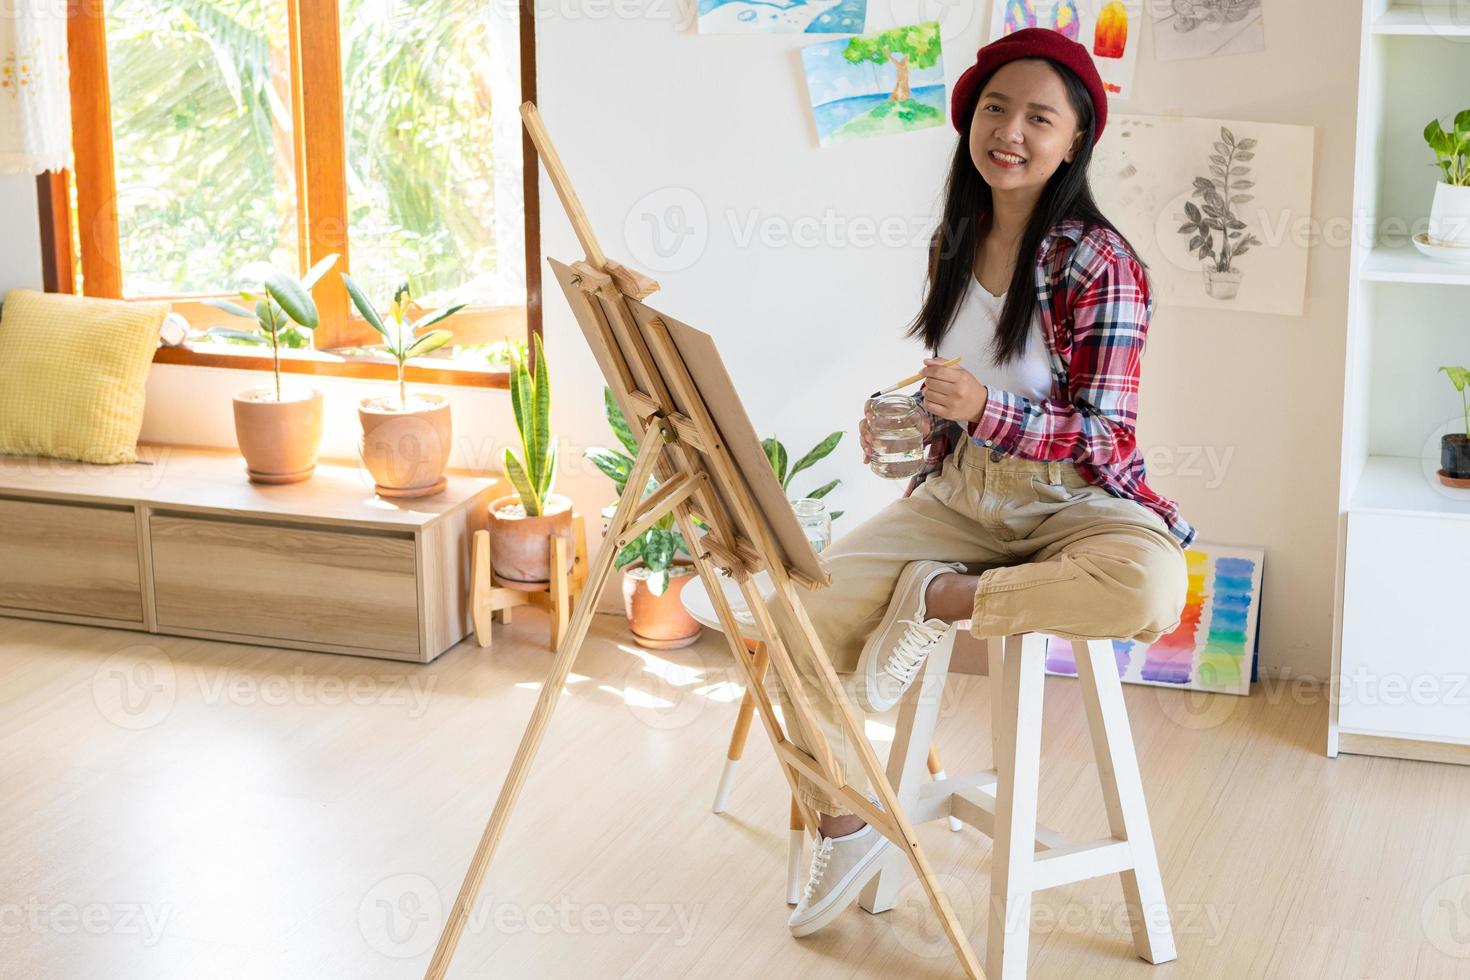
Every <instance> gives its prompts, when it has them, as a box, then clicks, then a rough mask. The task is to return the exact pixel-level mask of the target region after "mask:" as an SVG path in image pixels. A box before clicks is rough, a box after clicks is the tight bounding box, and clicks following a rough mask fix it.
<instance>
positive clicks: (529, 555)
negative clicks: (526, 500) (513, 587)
mask: <svg viewBox="0 0 1470 980" xmlns="http://www.w3.org/2000/svg"><path fill="white" fill-rule="evenodd" d="M546 510H547V512H546V513H544V514H541V515H540V516H538V517H527V516H526V514H525V511H524V510H523V509H522V507H521V498H520V496H519V495H517V494H511V495H510V496H508V497H500V498H498V499H496V500H493V501H491V503H490V567H491V568H492V569H493V570H494V572H495V574H496V576H498V577H499V578H502V579H505V580H506V581H507V582H519V583H522V584H524V585H526V586H528V587H530V586H544V585H546V583H547V582H549V581H550V580H551V535H552V534H559V535H561V537H562V538H563V539H564V540H565V541H566V543H567V571H569V572H570V571H571V570H572V563H573V562H574V561H575V560H576V557H577V542H576V538H575V536H574V534H573V532H572V501H571V499H570V498H568V497H563V496H562V495H561V494H559V493H554V494H552V495H551V497H550V499H548V500H547V502H546Z"/></svg>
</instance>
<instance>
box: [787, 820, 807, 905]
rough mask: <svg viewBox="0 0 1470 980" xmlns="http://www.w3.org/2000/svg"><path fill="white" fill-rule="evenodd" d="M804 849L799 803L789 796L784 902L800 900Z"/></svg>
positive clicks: (804, 836) (790, 903) (802, 884)
mask: <svg viewBox="0 0 1470 980" xmlns="http://www.w3.org/2000/svg"><path fill="white" fill-rule="evenodd" d="M805 851H806V824H805V822H804V821H803V820H802V819H801V804H800V803H798V802H797V801H796V797H794V796H793V797H792V798H791V836H790V837H788V838H787V840H786V904H787V905H795V904H796V903H797V902H799V901H801V891H802V887H803V886H804V885H805V884H806V882H805V881H803V880H802V876H801V871H802V869H801V859H802V857H803V855H804V854H805Z"/></svg>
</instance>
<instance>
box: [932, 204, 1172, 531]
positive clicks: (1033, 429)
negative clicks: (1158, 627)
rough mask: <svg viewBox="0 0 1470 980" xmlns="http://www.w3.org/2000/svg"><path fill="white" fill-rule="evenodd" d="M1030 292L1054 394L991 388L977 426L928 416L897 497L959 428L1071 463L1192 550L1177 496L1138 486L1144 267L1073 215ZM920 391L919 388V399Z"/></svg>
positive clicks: (984, 441)
mask: <svg viewBox="0 0 1470 980" xmlns="http://www.w3.org/2000/svg"><path fill="white" fill-rule="evenodd" d="M1036 292H1037V300H1038V304H1039V308H1040V313H1041V323H1042V333H1043V334H1044V335H1045V337H1046V348H1047V355H1048V357H1049V359H1050V361H1051V373H1052V388H1051V397H1050V398H1048V399H1046V400H1045V401H1040V402H1038V401H1035V400H1033V399H1030V398H1027V397H1025V396H1023V395H1018V394H1015V393H1014V392H1010V391H1003V390H1000V389H997V388H991V389H990V395H989V398H988V399H987V401H986V403H985V409H984V410H983V411H982V412H981V415H980V419H979V420H978V421H976V422H969V423H965V424H964V425H963V426H962V425H961V423H959V422H955V421H952V420H950V419H941V418H938V417H935V416H932V415H931V416H930V421H931V423H932V424H931V425H930V428H929V435H928V436H926V437H925V440H924V443H925V447H926V451H925V457H924V468H923V469H921V470H920V471H919V473H918V474H917V475H916V476H915V477H914V478H913V479H912V480H910V481H909V484H908V488H907V489H906V490H905V491H904V496H905V497H907V496H908V495H909V494H911V493H913V492H914V489H915V488H916V487H918V485H919V484H920V483H922V482H923V481H924V480H925V479H926V478H928V477H929V476H930V475H931V474H933V473H936V472H938V471H939V469H940V467H941V466H943V464H944V460H945V457H947V456H948V455H949V453H950V451H951V449H953V448H954V447H955V446H956V445H958V440H959V438H960V437H961V429H962V428H963V429H964V430H966V431H967V432H968V436H969V438H970V439H971V440H973V442H974V444H975V446H977V447H985V448H988V449H990V450H991V451H992V452H1001V453H1007V454H1011V455H1015V456H1020V457H1023V458H1025V459H1036V460H1047V461H1051V460H1071V461H1072V462H1073V463H1075V464H1076V466H1077V471H1078V472H1079V473H1081V474H1082V476H1083V477H1084V478H1085V479H1087V480H1088V481H1089V482H1091V483H1093V484H1096V485H1098V486H1101V487H1103V488H1104V489H1105V490H1107V491H1108V492H1109V493H1111V494H1112V495H1113V496H1115V497H1127V498H1130V499H1132V500H1136V501H1138V502H1139V503H1140V504H1142V505H1144V506H1145V507H1147V508H1149V509H1150V510H1152V511H1154V512H1155V513H1156V514H1158V515H1159V516H1160V517H1162V518H1163V519H1164V523H1165V524H1167V525H1168V527H1169V531H1170V533H1171V534H1173V535H1174V537H1176V538H1177V539H1178V540H1179V543H1180V545H1181V546H1183V547H1186V548H1187V547H1189V545H1190V543H1191V542H1192V541H1193V540H1194V537H1195V529H1194V528H1193V527H1192V526H1191V525H1190V524H1189V523H1188V522H1187V521H1185V520H1184V518H1183V517H1181V516H1180V514H1179V507H1178V505H1177V504H1175V503H1174V501H1172V500H1170V499H1168V498H1167V497H1164V496H1161V495H1160V494H1158V493H1157V492H1155V491H1154V490H1153V489H1151V488H1150V487H1149V485H1148V484H1147V482H1145V478H1144V472H1143V457H1142V455H1141V454H1140V453H1139V451H1138V445H1137V441H1136V439H1135V437H1134V425H1135V423H1136V421H1137V415H1138V376H1139V362H1140V360H1141V359H1142V356H1143V345H1144V338H1145V335H1146V334H1147V333H1148V324H1149V319H1150V317H1151V315H1152V313H1153V297H1152V295H1151V294H1150V292H1149V288H1148V282H1147V280H1146V279H1145V277H1144V270H1143V267H1142V266H1141V265H1140V264H1139V263H1138V261H1137V260H1136V259H1135V258H1134V257H1133V256H1132V254H1131V253H1130V252H1129V251H1128V249H1127V246H1126V245H1124V243H1123V241H1122V239H1121V238H1119V237H1118V236H1117V235H1116V234H1115V233H1114V232H1112V231H1111V230H1110V229H1107V228H1101V227H1095V228H1093V229H1092V230H1091V231H1089V232H1087V233H1086V234H1084V227H1083V223H1082V222H1081V221H1080V220H1078V219H1075V218H1070V219H1067V220H1065V221H1062V222H1059V223H1058V224H1057V225H1056V226H1055V227H1054V228H1052V230H1051V232H1050V233H1048V234H1047V236H1046V237H1045V239H1044V240H1043V241H1042V245H1041V254H1040V255H1039V256H1038V258H1037V261H1036ZM980 380H981V381H982V382H983V381H984V378H981V379H980ZM922 395H923V388H922V387H921V388H920V389H919V395H917V396H915V397H916V400H919V399H921V398H922ZM921 404H922V403H921Z"/></svg>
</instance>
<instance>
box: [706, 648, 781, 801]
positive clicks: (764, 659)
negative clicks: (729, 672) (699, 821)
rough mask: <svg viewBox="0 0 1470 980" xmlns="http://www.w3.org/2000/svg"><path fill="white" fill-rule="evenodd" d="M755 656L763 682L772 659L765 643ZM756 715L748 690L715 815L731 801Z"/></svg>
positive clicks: (732, 734)
mask: <svg viewBox="0 0 1470 980" xmlns="http://www.w3.org/2000/svg"><path fill="white" fill-rule="evenodd" d="M754 656H755V663H754V665H753V667H754V670H755V676H756V677H757V678H759V679H760V680H762V681H763V680H764V679H765V676H766V666H767V664H768V662H769V657H770V654H768V653H767V652H766V645H765V644H764V643H757V644H756V647H755V654H754ZM754 715H755V692H754V691H750V690H747V691H746V692H745V697H744V698H742V699H741V701H740V713H739V714H738V715H736V716H735V727H734V729H732V730H731V732H730V748H729V751H727V752H726V753H725V770H724V772H722V773H721V774H720V785H719V787H718V788H717V789H716V790H715V805H714V807H713V808H712V809H713V810H714V812H715V813H724V812H725V804H726V803H728V802H729V800H730V788H731V787H732V786H734V785H735V770H736V768H737V767H738V766H739V765H740V759H741V757H742V756H744V755H745V740H746V739H747V738H749V737H750V720H751V718H752V717H753V716H754Z"/></svg>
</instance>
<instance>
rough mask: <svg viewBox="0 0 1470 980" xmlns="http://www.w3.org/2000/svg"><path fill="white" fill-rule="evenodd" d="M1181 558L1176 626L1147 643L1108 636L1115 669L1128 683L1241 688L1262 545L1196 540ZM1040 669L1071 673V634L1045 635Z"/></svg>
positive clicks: (1245, 682)
mask: <svg viewBox="0 0 1470 980" xmlns="http://www.w3.org/2000/svg"><path fill="white" fill-rule="evenodd" d="M1184 557H1185V559H1186V561H1187V566H1186V567H1187V568H1188V571H1189V591H1188V593H1187V594H1186V596H1185V600H1184V612H1183V613H1182V614H1181V615H1180V617H1179V626H1178V627H1177V628H1175V630H1174V631H1173V632H1172V633H1168V634H1165V635H1164V636H1161V637H1159V638H1158V639H1157V640H1155V641H1154V642H1153V643H1135V642H1133V641H1131V640H1114V641H1113V655H1114V656H1115V657H1116V658H1117V661H1118V676H1119V678H1120V679H1122V680H1124V681H1127V682H1128V683H1131V684H1152V685H1155V686H1158V687H1183V688H1192V689H1194V690H1197V691H1214V692H1216V693H1221V694H1249V693H1250V683H1251V678H1252V676H1253V674H1254V670H1255V660H1256V623H1257V622H1258V620H1259V616H1260V606H1261V567H1262V563H1263V561H1264V558H1265V551H1263V550H1262V549H1260V548H1237V547H1233V546H1231V545H1223V544H1208V543H1204V542H1199V541H1196V542H1195V544H1194V545H1193V546H1192V547H1190V548H1188V549H1186V550H1185V552H1184ZM1046 670H1047V673H1049V674H1063V675H1065V676H1068V677H1075V676H1076V675H1077V663H1076V660H1075V659H1074V658H1073V655H1072V644H1071V641H1069V640H1063V639H1059V638H1057V637H1055V636H1052V637H1047V651H1046Z"/></svg>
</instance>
